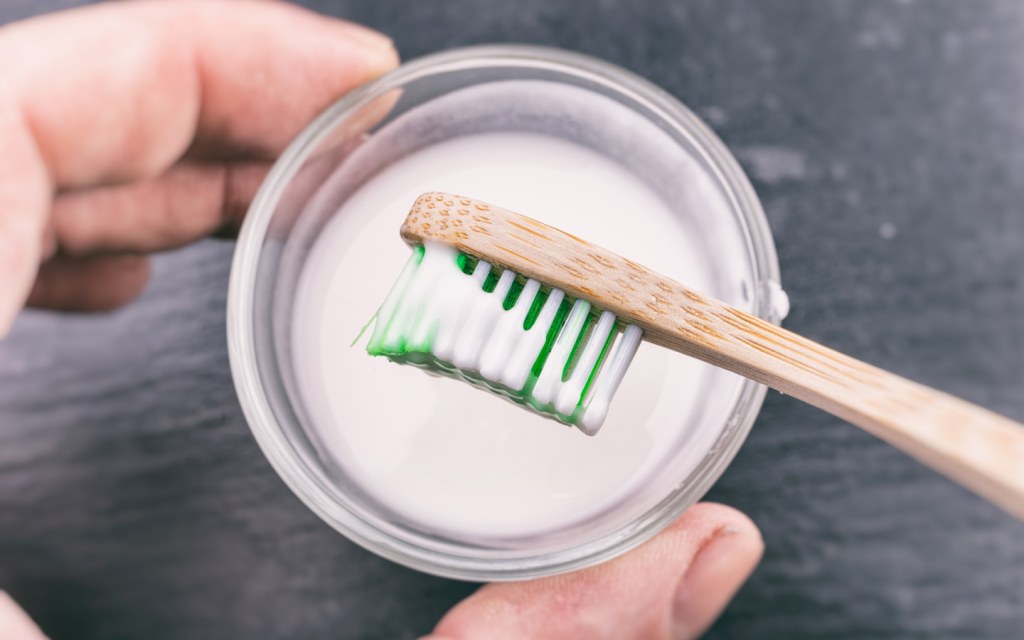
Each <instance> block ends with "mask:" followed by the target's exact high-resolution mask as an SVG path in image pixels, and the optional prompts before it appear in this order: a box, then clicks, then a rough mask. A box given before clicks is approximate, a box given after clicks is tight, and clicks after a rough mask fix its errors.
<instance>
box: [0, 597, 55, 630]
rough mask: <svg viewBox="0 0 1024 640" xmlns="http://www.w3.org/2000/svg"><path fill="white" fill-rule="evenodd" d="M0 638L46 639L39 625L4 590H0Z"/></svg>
mask: <svg viewBox="0 0 1024 640" xmlns="http://www.w3.org/2000/svg"><path fill="white" fill-rule="evenodd" d="M0 638H3V639H4V640H46V636H44V635H43V632H42V631H40V630H39V627H37V626H36V625H35V623H33V622H32V620H30V619H29V617H28V616H27V615H25V612H24V611H22V610H21V609H20V608H19V607H18V605H16V604H14V600H11V597H10V596H9V595H7V593H6V592H4V591H0Z"/></svg>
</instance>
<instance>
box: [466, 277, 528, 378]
mask: <svg viewBox="0 0 1024 640" xmlns="http://www.w3.org/2000/svg"><path fill="white" fill-rule="evenodd" d="M505 273H512V272H511V271H506V272H505ZM498 284H499V285H501V282H499V283H498ZM538 291H540V283H539V282H537V281H536V280H530V281H528V282H527V283H526V285H525V286H524V287H523V290H522V291H521V292H520V293H519V298H517V299H516V302H515V304H514V305H512V308H511V309H509V310H507V311H506V312H505V313H504V314H502V316H501V319H499V320H498V323H497V324H496V325H495V327H494V332H493V333H492V334H491V338H490V340H489V341H488V342H487V345H486V346H484V352H483V355H482V356H481V357H480V375H482V376H483V377H485V378H487V379H488V380H493V381H495V382H499V383H502V384H504V379H505V378H506V377H507V376H506V370H507V368H508V366H509V364H510V361H511V359H512V354H513V353H514V352H515V350H516V348H517V347H518V346H519V344H520V343H521V342H523V341H524V340H526V337H527V335H528V334H526V333H525V332H524V331H523V323H524V322H525V321H526V314H528V313H529V312H530V307H531V306H532V305H533V299H534V298H535V297H536V296H537V292H538ZM495 293H497V289H495ZM502 298H504V296H502ZM543 344H544V343H543V342H542V343H541V346H543ZM537 351H538V352H539V351H540V349H539V348H538V350H537ZM536 357H537V354H534V359H536ZM531 364H532V362H531Z"/></svg>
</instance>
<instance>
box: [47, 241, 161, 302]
mask: <svg viewBox="0 0 1024 640" xmlns="http://www.w3.org/2000/svg"><path fill="white" fill-rule="evenodd" d="M149 272H150V264H149V258H148V257H147V256H138V255H126V256H124V255H123V256H94V257H90V258H70V257H66V256H57V257H56V258H54V259H53V260H50V261H48V262H46V263H44V264H43V265H42V266H40V267H39V275H38V277H37V278H36V282H35V286H33V288H32V292H31V293H30V294H29V297H28V305H29V306H30V307H37V308H40V309H58V310H61V311H108V310H111V309H116V308H117V307H120V306H122V305H124V304H127V303H128V302H131V301H132V300H134V299H135V298H136V297H137V296H138V295H139V294H140V293H142V290H143V289H145V288H146V283H147V282H148V281H149Z"/></svg>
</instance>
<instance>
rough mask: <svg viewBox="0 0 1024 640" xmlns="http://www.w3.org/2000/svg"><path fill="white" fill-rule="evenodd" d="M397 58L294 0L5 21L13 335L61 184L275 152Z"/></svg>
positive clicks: (5, 189) (4, 242) (2, 231)
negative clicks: (203, 154) (200, 155)
mask: <svg viewBox="0 0 1024 640" xmlns="http://www.w3.org/2000/svg"><path fill="white" fill-rule="evenodd" d="M41 42H44V43H46V46H45V47H44V46H39V43H41ZM395 63H396V54H395V52H394V49H393V47H392V46H391V44H390V42H389V41H388V40H387V39H386V38H384V37H382V36H379V35H377V34H373V32H370V31H368V30H366V29H362V28H360V27H357V26H355V25H352V24H349V23H345V22H342V21H339V20H333V19H329V18H324V17H321V16H317V15H315V14H313V13H310V12H307V11H305V10H302V9H299V8H297V7H294V6H291V5H288V4H285V3H271V2H253V1H248V2H246V1H241V0H240V1H237V2H198V1H189V2H178V3H169V2H138V3H116V4H103V5H97V6H92V7H86V8H81V9H76V10H72V11H68V12H64V13H59V14H52V15H49V16H43V17H40V18H36V19H32V20H28V21H25V22H22V23H15V24H12V25H7V26H5V27H4V28H3V30H2V31H0V68H2V69H3V70H4V73H3V75H2V77H0V88H2V91H0V140H3V141H4V153H3V154H2V156H3V157H2V158H0V270H2V271H0V273H3V276H4V282H3V286H2V287H0V336H2V335H4V334H5V333H6V332H7V330H8V328H9V325H10V322H11V321H12V320H13V316H14V314H15V313H16V311H17V309H18V308H19V307H20V305H21V303H22V302H23V301H24V299H25V295H26V294H27V292H28V288H29V286H30V285H31V282H32V280H33V277H32V276H33V274H34V272H35V270H36V268H37V265H38V260H39V256H40V246H39V245H40V243H41V238H42V237H43V235H44V228H45V224H46V222H45V220H46V215H47V212H48V210H49V198H50V196H51V195H52V192H53V190H54V189H56V188H60V189H74V188H80V187H85V186H92V185H95V184H98V183H110V182H121V181H126V180H131V179H138V178H151V177H153V176H156V175H159V174H160V173H162V172H163V171H164V170H166V169H167V168H168V167H170V166H171V165H172V164H173V163H174V162H175V161H176V160H177V159H178V158H179V157H180V156H181V155H182V154H183V153H184V152H185V151H186V150H187V149H188V148H189V147H191V146H193V145H194V146H195V148H196V149H199V150H202V149H204V148H205V149H207V150H212V149H227V151H228V153H227V154H226V155H229V156H232V157H234V156H238V155H240V154H244V153H246V152H248V153H253V154H257V155H273V154H274V153H275V152H276V151H278V150H280V148H281V147H282V146H283V145H284V144H285V142H286V141H287V140H289V139H290V138H291V137H292V136H293V135H294V134H295V133H296V132H297V131H298V130H299V128H300V127H301V126H302V125H303V124H304V123H305V122H306V121H307V120H309V119H310V118H311V117H312V115H313V114H315V113H317V112H318V111H319V110H321V109H322V108H323V107H324V106H325V105H326V104H328V103H329V102H330V101H331V100H333V99H334V98H336V97H337V96H339V95H340V94H342V93H344V92H346V91H348V90H349V89H351V88H352V87H354V86H356V85H358V84H360V83H362V82H364V81H365V80H367V79H369V78H371V77H374V76H376V75H379V74H380V73H381V72H383V71H386V70H388V69H390V68H391V67H392V66H394V65H395ZM54 69H60V70H61V72H60V73H54V72H53V70H54Z"/></svg>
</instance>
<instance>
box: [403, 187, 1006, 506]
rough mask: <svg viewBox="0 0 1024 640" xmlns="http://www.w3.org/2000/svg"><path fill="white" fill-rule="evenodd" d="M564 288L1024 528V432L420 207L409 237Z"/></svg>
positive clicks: (593, 266)
mask: <svg viewBox="0 0 1024 640" xmlns="http://www.w3.org/2000/svg"><path fill="white" fill-rule="evenodd" d="M402 237H403V238H404V239H405V240H406V241H407V242H410V243H412V244H421V243H422V242H423V241H425V240H440V241H443V242H446V243H448V244H452V245H455V246H456V247H458V248H459V249H460V250H462V251H463V252H465V253H468V254H471V255H474V256H476V257H478V258H482V259H484V260H487V261H489V262H491V263H492V264H495V265H497V266H499V267H504V268H508V269H512V270H513V271H515V272H518V273H520V274H522V275H523V276H526V277H528V278H534V279H536V280H538V281H539V282H542V283H544V284H547V285H550V286H552V287H557V288H559V289H562V290H563V291H565V292H566V294H567V295H570V296H575V297H579V298H583V299H585V300H588V301H590V302H591V303H593V304H594V305H596V306H597V307H600V308H602V309H607V310H609V311H611V312H613V313H615V314H616V315H617V316H618V317H619V318H620V319H621V320H623V321H625V322H628V323H632V324H635V325H637V326H639V327H640V328H641V329H643V332H644V339H646V340H648V341H650V342H653V343H655V344H660V345H662V346H665V347H668V348H669V349H673V350H675V351H678V352H680V353H684V354H686V355H689V356H693V357H695V358H698V359H700V360H703V361H705V362H709V363H711V364H713V365H715V366H718V367H722V368H724V369H728V370H730V371H734V372H736V373H738V374H740V375H742V376H745V377H747V378H750V379H752V380H755V381H757V382H760V383H762V384H765V385H768V386H769V387H772V388H773V389H777V390H779V391H782V392H783V393H786V394H789V395H791V396H793V397H795V398H799V399H800V400H803V401H805V402H808V403H810V404H812V405H814V406H816V407H819V408H821V409H824V410H825V411H828V412H829V413H831V414H833V415H836V416H839V417H840V418H843V419H844V420H847V421H848V422H851V423H853V424H855V425H857V426H858V427H861V428H862V429H864V430H865V431H868V432H869V433H872V434H874V435H875V436H877V437H879V438H881V439H883V440H885V441H886V442H888V443H890V444H892V445H894V446H896V447H898V448H899V449H902V450H903V451H904V452H906V453H908V454H910V455H911V456H913V457H915V458H917V459H918V460H920V461H921V462H923V463H924V464H926V465H928V466H930V467H932V468H933V469H935V470H936V471H938V472H939V473H942V474H943V475H945V476H947V477H949V478H951V479H953V480H955V481H957V482H959V483H960V484H962V485H963V486H965V487H967V488H968V489H971V490H973V491H975V492H976V493H978V494H979V495H981V496H984V497H985V498H987V499H989V500H991V501H992V502H994V503H995V504H997V505H999V506H1001V507H1002V508H1004V509H1005V510H1007V511H1008V512H1010V513H1012V514H1014V515H1015V516H1017V517H1019V518H1022V519H1024V425H1021V424H1019V423H1016V422H1014V421H1012V420H1009V419H1008V418H1004V417H1003V416H1000V415H998V414H995V413H992V412H990V411H988V410H986V409H983V408H981V407H978V406H975V405H972V404H970V403H968V402H965V401H963V400H960V399H958V398H954V397H952V396H950V395H947V394H945V393H942V392H940V391H936V390H934V389H930V388H928V387H925V386H922V385H919V384H917V383H914V382H911V381H909V380H907V379H905V378H901V377H899V376H897V375H894V374H892V373H888V372H886V371H883V370H881V369H878V368H876V367H872V366H870V365H867V364H865V363H863V362H860V361H858V360H855V359H854V358H850V357H849V356H845V355H843V354H841V353H838V352H836V351H833V350H832V349H829V348H827V347H823V346H821V345H819V344H817V343H815V342H812V341H810V340H807V339H806V338H802V337H800V336H798V335H796V334H795V333H792V332H790V331H787V330H785V329H782V328H780V327H777V326H775V325H773V324H771V323H769V322H766V321H764V320H762V319H760V318H757V317H755V316H752V315H749V314H747V313H743V312H742V311H738V310H737V309H734V308H732V307H730V306H728V305H726V304H723V303H721V302H719V301H717V300H713V299H710V298H707V297H705V296H702V295H700V294H698V293H696V292H694V291H692V290H690V289H687V288H686V287H684V286H683V285H681V284H679V283H678V282H676V281H674V280H671V279H670V278H666V277H665V276H662V275H660V274H658V273H655V272H653V271H651V270H649V269H647V268H645V267H643V266H641V265H639V264H637V263H635V262H632V261H630V260H627V259H625V258H622V257H620V256H618V255H616V254H614V253H612V252H610V251H607V250H605V249H602V248H600V247H596V246H594V245H592V244H590V243H588V242H586V241H584V240H581V239H580V238H577V237H575V236H573V235H570V234H568V233H565V232H564V231H560V230H558V229H555V228H554V227H550V226H548V225H546V224H544V223H542V222H538V221H537V220H533V219H532V218H528V217H526V216H522V215H519V214H517V213H513V212H511V211H506V210H504V209H500V208H498V207H494V206H491V205H488V204H486V203H483V202H479V201H477V200H473V199H471V198H465V197H461V196H455V195H451V194H444V193H428V194H424V195H423V196H420V198H419V199H417V201H416V203H415V204H414V205H413V208H412V211H410V213H409V216H408V217H407V218H406V221H405V223H404V224H403V225H402Z"/></svg>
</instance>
